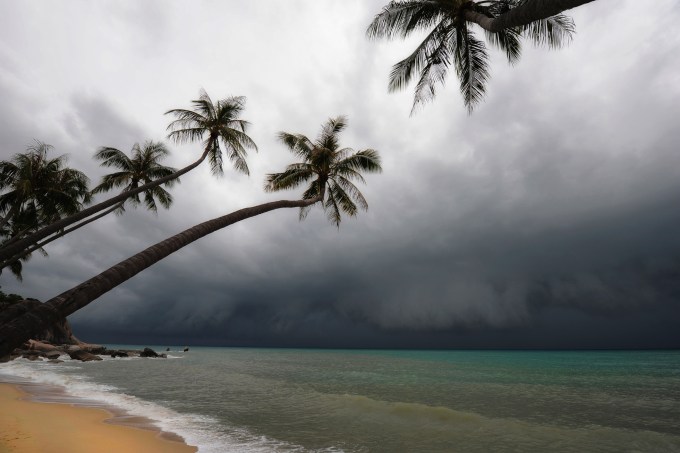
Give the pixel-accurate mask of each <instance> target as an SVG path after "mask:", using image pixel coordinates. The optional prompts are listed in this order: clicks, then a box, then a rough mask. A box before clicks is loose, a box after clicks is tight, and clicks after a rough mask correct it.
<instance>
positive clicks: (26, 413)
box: [0, 383, 197, 453]
mask: <svg viewBox="0 0 680 453" xmlns="http://www.w3.org/2000/svg"><path fill="white" fill-rule="evenodd" d="M28 396H29V395H28V394H27V393H25V392H23V391H22V390H21V389H20V388H19V387H17V386H15V385H12V384H2V383H0V452H2V453H4V452H17V453H29V452H30V453H34V452H42V453H62V452H65V451H68V452H71V453H109V452H111V453H114V452H115V453H119V452H124V451H125V452H147V453H156V452H157V453H161V452H163V453H165V452H167V453H190V452H195V451H197V448H196V447H192V446H189V445H186V444H185V443H181V442H177V441H173V440H168V439H166V438H164V437H161V436H160V435H159V433H158V432H155V431H150V430H146V429H139V428H134V427H130V426H122V425H117V424H111V423H106V421H107V420H108V419H111V417H112V414H111V413H109V412H108V411H106V410H103V409H97V408H90V407H82V406H72V405H70V404H55V403H40V402H34V401H30V400H28V399H26V398H27V397H28Z"/></svg>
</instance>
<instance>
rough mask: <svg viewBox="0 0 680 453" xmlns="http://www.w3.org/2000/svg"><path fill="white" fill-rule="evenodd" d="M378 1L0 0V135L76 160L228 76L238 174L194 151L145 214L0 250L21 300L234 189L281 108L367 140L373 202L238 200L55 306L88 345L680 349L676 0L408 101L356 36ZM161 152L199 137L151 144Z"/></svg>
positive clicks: (160, 233) (360, 145) (117, 256)
mask: <svg viewBox="0 0 680 453" xmlns="http://www.w3.org/2000/svg"><path fill="white" fill-rule="evenodd" d="M384 3H386V0H385V1H378V0H370V1H367V0H337V1H336V0H323V1H318V0H317V1H312V0H288V1H285V2H284V1H277V0H258V1H256V2H246V1H203V2H200V1H191V2H189V1H163V2H161V1H144V2H137V1H97V2H91V1H52V2H38V1H21V2H19V1H8V0H0V8H1V10H2V11H3V13H2V14H1V15H0V99H2V102H0V138H1V140H0V153H1V158H2V159H8V158H9V157H10V156H11V155H12V154H14V153H17V152H21V151H23V150H24V149H25V148H26V147H27V146H28V145H30V144H31V143H32V141H33V140H34V139H37V140H41V141H44V142H47V143H49V144H52V145H54V147H55V150H54V152H55V155H56V154H64V153H67V154H68V155H69V159H70V160H69V162H70V164H71V166H73V167H75V168H78V169H81V170H83V171H85V172H86V173H87V174H88V175H89V176H90V177H91V178H92V180H93V182H94V183H97V182H98V180H99V178H100V177H101V176H102V174H104V172H103V170H102V169H101V168H99V167H98V166H97V164H96V163H95V162H94V161H93V160H92V154H93V153H94V152H95V151H96V149H97V147H99V146H113V147H116V148H118V149H121V150H124V151H126V152H127V151H129V150H130V148H131V147H132V146H133V144H134V143H135V142H143V141H144V140H148V139H153V140H164V139H165V135H166V131H165V128H166V126H167V124H168V122H169V121H170V118H169V117H168V116H164V114H163V113H164V112H165V111H167V110H169V109H172V108H188V107H189V106H190V101H191V100H192V99H195V98H196V97H197V96H198V93H199V90H200V89H201V88H204V89H205V90H206V91H207V92H208V93H209V94H210V95H211V96H212V98H213V99H215V100H216V99H220V98H223V97H227V96H230V95H242V96H246V97H247V99H248V100H247V105H246V109H245V111H244V112H243V118H244V119H247V120H248V121H250V122H251V123H252V125H251V128H250V130H249V134H250V136H251V137H252V138H253V139H254V140H255V141H256V143H257V144H258V146H259V149H260V151H259V153H252V154H250V155H249V159H248V162H249V165H250V169H251V176H250V177H246V176H243V175H241V174H237V173H235V172H234V171H233V170H231V169H230V168H228V167H227V168H226V172H225V176H224V177H222V178H220V179H217V178H214V177H212V176H211V175H210V173H209V169H208V165H204V166H203V167H200V168H198V169H197V170H194V171H193V172H191V173H190V174H188V175H186V176H184V177H183V178H182V182H181V185H180V186H177V187H175V188H174V189H172V193H173V196H174V197H175V200H176V201H175V204H174V206H173V207H172V209H171V210H170V211H163V212H159V213H158V215H157V216H154V215H153V214H151V213H149V212H145V211H143V210H141V209H140V210H133V209H128V212H127V214H126V215H124V216H122V217H108V218H105V219H102V220H100V221H98V222H96V223H95V224H92V225H91V226H88V227H86V228H84V229H83V230H81V231H80V232H78V233H77V234H74V235H72V236H70V237H68V238H65V239H63V240H60V241H58V242H55V243H54V244H53V245H51V246H49V248H48V252H49V253H50V257H49V258H47V259H45V258H42V257H40V256H35V257H34V259H33V260H32V261H30V262H29V263H27V264H26V265H25V271H24V281H23V283H19V282H17V281H16V280H15V279H14V278H13V277H12V276H11V275H10V274H9V273H8V272H5V273H3V275H2V276H1V277H0V284H1V285H2V290H3V291H5V292H16V293H20V294H22V295H25V296H29V297H35V298H38V299H41V300H48V299H49V298H51V297H53V296H55V295H57V294H59V293H61V292H63V291H65V290H67V289H69V288H71V287H73V286H75V285H77V284H79V283H81V282H82V281H84V280H86V279H88V278H90V277H92V276H93V275H96V274H97V273H99V272H101V271H102V270H105V269H106V268H108V267H109V266H111V265H113V264H115V263H117V262H118V261H120V260H121V259H124V258H127V257H128V256H130V255H131V254H134V253H135V252H137V251H140V250H142V249H144V248H146V247H147V246H149V245H152V244H153V243H155V242H158V241H160V240H162V239H164V238H166V237H168V236H170V235H172V234H174V233H177V232H179V231H181V230H183V229H185V228H187V227H189V226H192V225H194V224H196V223H199V222H201V221H204V220H207V219H210V218H213V217H216V216H218V215H221V214H224V213H228V212H231V211H233V210H236V209H238V208H241V207H245V206H249V205H252V204H256V203H260V202H265V201H270V200H275V199H279V198H289V199H294V198H296V197H299V196H300V194H301V191H290V192H287V193H280V194H265V193H264V192H263V190H262V186H263V181H264V176H265V174H267V173H270V172H275V171H280V170H282V169H283V168H284V167H285V165H287V164H288V163H291V162H293V161H294V157H293V156H292V155H290V154H289V153H288V151H287V150H286V148H285V147H284V146H282V145H281V144H280V143H278V142H277V141H276V133H277V132H278V131H282V130H283V131H288V132H300V133H304V134H306V135H308V136H312V137H314V136H316V135H317V133H318V131H319V128H320V125H321V124H322V123H323V122H324V121H325V120H326V119H328V118H329V117H331V116H336V115H339V114H344V115H347V117H348V118H349V127H348V128H347V130H346V131H345V132H343V134H342V136H341V139H342V144H343V145H344V146H350V147H353V148H355V149H364V148H374V149H377V150H378V151H379V152H380V153H381V156H382V158H383V168H384V172H383V173H382V174H380V175H369V176H368V177H367V185H366V186H365V187H363V189H362V190H363V193H364V195H365V196H366V198H367V200H368V202H369V205H370V209H369V211H368V212H367V213H363V212H362V213H360V214H359V216H358V217H357V218H354V219H345V220H344V221H343V223H342V225H341V227H340V229H339V230H338V229H336V228H335V227H334V226H332V225H330V224H329V223H328V222H327V221H326V220H325V217H324V215H323V213H322V212H320V210H319V209H318V208H317V209H316V211H314V212H312V213H311V214H310V216H309V217H308V218H307V220H305V221H304V222H299V221H298V216H297V212H296V211H294V210H281V211H276V212H273V213H269V214H265V215H262V216H260V217H257V218H254V219H250V220H247V221H244V222H242V223H240V224H237V225H234V226H232V227H229V228H227V229H225V230H223V231H220V232H217V233H215V234H212V235H211V236H208V237H206V238H204V239H202V240H200V241H199V242H197V243H194V244H192V245H190V246H188V247H186V248H185V249H183V250H181V251H179V252H177V253H176V254H174V255H172V256H171V257H169V258H167V259H165V260H164V261H162V262H161V263H159V264H157V265H155V266H154V267H152V268H150V269H148V270H146V271H144V272H143V273H141V274H139V275H138V276H136V277H135V278H133V279H132V280H130V281H128V282H126V283H125V284H124V285H122V286H120V287H118V288H117V289H115V290H114V291H111V292H110V293H108V294H106V295H105V296H103V297H101V298H100V299H99V300H97V301H95V302H94V303H92V304H91V305H90V306H88V307H86V308H85V309H83V310H81V311H80V312H78V313H77V314H75V315H73V316H72V317H71V321H72V323H73V325H74V330H75V333H76V335H79V336H80V337H82V338H83V339H85V340H89V341H99V342H129V343H149V344H150V343H155V344H184V343H187V344H222V345H260V346H334V347H346V346H350V347H427V348H430V347H433V348H436V347H533V348H551V347H562V348H567V347H680V333H678V329H677V325H678V321H680V234H678V232H679V231H680V128H679V127H678V118H680V34H678V33H677V24H678V23H679V22H680V8H678V3H677V2H676V1H674V0H657V1H654V2H640V1H634V0H628V1H613V0H598V1H596V2H594V3H592V4H589V5H586V6H583V7H580V8H578V9H576V10H574V11H572V12H571V15H572V16H573V17H574V19H575V22H576V29H577V33H576V35H575V37H574V40H573V41H572V43H571V44H570V45H569V46H568V47H567V48H565V49H562V50H558V51H551V50H547V49H544V48H534V47H533V46H532V45H530V44H529V43H527V44H526V46H525V47H524V49H523V55H522V58H521V60H520V62H519V63H518V64H516V65H515V66H514V67H513V66H510V65H508V64H507V62H506V61H505V59H504V57H503V55H502V54H500V53H498V52H497V51H493V52H492V58H491V80H490V82H489V85H488V95H487V97H486V99H485V101H484V102H483V103H482V104H481V105H480V106H479V107H478V108H476V109H475V111H474V113H473V114H472V115H470V116H469V115H467V113H466V110H465V107H464V105H463V102H462V98H461V96H460V94H459V92H458V81H457V80H456V79H454V78H450V79H449V83H448V84H447V86H446V87H444V88H443V89H440V91H439V94H438V96H437V98H436V100H435V101H434V102H433V103H430V104H427V105H426V106H425V107H424V108H422V109H419V110H418V111H417V113H416V114H415V115H414V116H409V113H410V111H411V102H412V96H413V87H409V89H407V90H405V91H404V92H401V93H397V94H390V93H388V91H387V80H388V74H389V71H390V68H391V65H392V64H394V63H395V62H396V61H398V60H399V59H401V58H403V57H405V56H406V55H408V54H409V53H410V52H411V51H412V50H413V48H414V47H415V45H417V42H418V41H417V37H415V38H414V39H409V40H407V41H393V42H384V41H378V42H376V41H369V40H367V39H366V38H365V30H366V27H367V26H368V24H369V23H370V22H371V20H372V18H373V16H374V15H375V14H377V13H378V12H379V11H380V9H381V8H382V7H383V6H384ZM169 145H170V148H171V150H172V151H173V154H172V156H171V158H170V159H169V161H168V164H169V165H173V166H175V167H182V166H185V165H187V164H188V163H190V162H192V161H194V160H195V159H196V158H197V157H198V156H199V154H200V151H201V150H200V146H199V145H198V144H196V145H182V146H177V145H175V144H169Z"/></svg>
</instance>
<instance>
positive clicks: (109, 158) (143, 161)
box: [92, 141, 180, 212]
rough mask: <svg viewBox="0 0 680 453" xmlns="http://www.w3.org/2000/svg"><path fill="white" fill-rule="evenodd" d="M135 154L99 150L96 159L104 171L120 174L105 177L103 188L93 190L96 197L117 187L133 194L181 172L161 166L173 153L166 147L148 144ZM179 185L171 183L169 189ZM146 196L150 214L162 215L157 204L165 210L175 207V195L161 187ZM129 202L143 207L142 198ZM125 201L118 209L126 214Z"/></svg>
mask: <svg viewBox="0 0 680 453" xmlns="http://www.w3.org/2000/svg"><path fill="white" fill-rule="evenodd" d="M131 154H132V157H128V156H127V155H126V154H125V153H124V152H122V151H120V150H118V149H116V148H110V147H102V148H99V150H98V151H97V152H96V153H95V155H94V157H95V159H98V160H101V161H102V163H101V165H102V166H104V167H114V168H118V169H120V171H118V172H115V173H111V174H108V175H105V176H104V177H103V178H102V180H101V182H100V183H99V185H98V186H97V187H95V188H94V189H92V193H93V194H98V193H103V192H108V191H109V190H112V189H113V188H116V187H123V192H130V191H132V190H134V189H136V188H137V187H139V186H140V185H142V184H148V183H151V182H153V181H155V180H157V179H160V178H164V177H166V176H170V175H172V174H173V173H175V172H177V169H176V168H172V167H166V166H165V165H161V164H160V160H162V159H163V158H165V157H167V156H169V155H170V151H168V148H167V147H166V146H165V145H164V144H163V143H160V142H153V141H147V142H146V143H144V145H143V146H140V145H139V143H135V144H134V146H133V147H132V152H131ZM179 182H180V181H179V178H177V179H171V180H169V181H168V182H166V183H165V186H166V187H172V186H173V185H174V184H175V183H179ZM143 194H144V204H145V205H146V207H147V209H149V210H150V211H153V212H157V211H158V206H157V204H156V200H158V203H160V205H161V206H162V207H163V208H165V209H169V208H170V205H171V204H172V195H170V193H169V192H168V191H167V190H165V189H163V188H162V187H161V186H155V187H152V188H150V189H147V190H145V191H144V192H143ZM128 200H129V201H130V203H131V204H132V205H133V206H139V205H140V204H141V203H142V200H141V199H140V194H135V195H131V196H130V198H128ZM128 200H125V201H128ZM125 201H123V202H121V203H120V207H118V206H116V209H117V210H118V211H119V212H122V211H124V206H123V205H124V204H125Z"/></svg>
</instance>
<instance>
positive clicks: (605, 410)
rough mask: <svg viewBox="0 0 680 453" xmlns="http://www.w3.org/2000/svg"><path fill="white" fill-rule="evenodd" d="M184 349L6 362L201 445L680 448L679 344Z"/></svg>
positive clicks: (13, 370)
mask: <svg viewBox="0 0 680 453" xmlns="http://www.w3.org/2000/svg"><path fill="white" fill-rule="evenodd" d="M172 349H173V351H172V352H171V353H170V355H171V358H169V359H167V360H162V359H139V358H135V359H122V360H121V359H111V360H105V361H103V362H95V363H80V362H70V361H66V362H64V363H63V364H58V365H54V364H48V363H34V362H27V361H23V360H21V361H14V362H11V363H9V364H3V365H0V373H2V374H6V375H13V376H20V377H21V379H24V380H31V381H32V382H39V383H43V384H54V385H61V386H65V387H67V388H68V391H69V392H70V393H72V394H73V395H75V396H78V397H81V398H87V399H89V400H91V401H100V402H103V403H106V404H109V405H113V406H117V407H120V408H123V409H125V410H127V411H129V412H130V413H131V414H139V415H144V416H146V417H149V418H151V419H153V420H155V421H156V424H157V425H158V426H160V427H161V428H163V429H165V430H168V431H174V432H176V433H178V434H180V435H182V436H184V437H185V438H186V440H187V441H188V442H189V443H191V444H194V445H198V446H199V448H200V450H199V451H202V452H203V451H206V452H223V451H226V452H229V451H234V452H249V451H253V452H254V451H258V452H260V451H261V452H265V451H274V452H293V451H294V452H310V451H319V452H336V451H337V452H339V451H345V452H496V451H513V452H525V451H526V452H534V451H540V452H547V451H550V452H585V451H602V452H619V451H630V452H634V451H635V452H654V451H657V452H673V451H679V452H680V351H587V352H585V351H574V352H569V351H560V352H548V351H363V350H351V351H349V350H293V349H236V348H192V349H191V350H190V351H189V352H187V353H182V352H179V351H178V349H179V348H177V347H174V348H172ZM157 350H165V348H164V347H163V348H160V347H159V348H157ZM0 380H2V377H1V376H0Z"/></svg>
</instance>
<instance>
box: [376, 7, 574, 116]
mask: <svg viewBox="0 0 680 453" xmlns="http://www.w3.org/2000/svg"><path fill="white" fill-rule="evenodd" d="M524 3H525V2H524V1H523V0H480V1H469V0H394V1H391V2H390V3H389V4H388V5H387V6H385V7H384V8H383V10H382V11H381V12H380V13H379V14H378V15H376V17H375V18H374V19H373V22H372V23H371V24H370V25H369V27H368V30H367V32H366V33H367V35H368V37H369V38H388V39H391V38H394V37H396V36H400V37H402V38H405V37H407V36H409V35H410V34H411V33H413V32H414V31H422V30H425V31H428V33H427V35H426V36H425V38H424V39H423V41H422V42H421V43H420V44H419V45H418V47H416V49H415V50H414V51H413V53H411V55H409V56H408V57H406V58H404V59H403V60H401V61H400V62H398V63H396V64H395V65H394V66H393V67H392V71H391V73H390V78H389V85H388V87H389V90H390V91H397V90H401V89H403V88H405V87H406V86H407V85H408V84H409V83H410V82H411V81H412V80H414V79H416V78H418V80H417V82H416V86H415V95H414V101H413V109H412V110H411V113H412V114H413V112H414V111H415V109H416V107H418V106H419V105H420V104H422V103H424V102H426V101H429V100H432V99H433V98H434V97H435V94H436V89H437V86H438V85H443V84H444V83H445V81H446V77H447V73H448V70H449V68H450V67H451V66H453V68H454V69H455V71H456V74H457V76H458V79H459V82H460V91H461V93H462V95H463V102H464V104H465V106H466V107H467V109H468V113H471V112H472V110H473V109H474V107H475V105H476V104H478V103H479V102H480V101H481V100H482V98H483V97H484V93H485V92H486V83H487V81H488V79H489V54H488V52H487V49H486V45H485V44H484V41H483V40H481V39H479V38H478V37H477V36H476V34H475V32H474V30H473V26H474V25H476V24H477V25H478V24H479V23H480V22H482V23H485V22H484V21H483V20H482V19H483V18H487V19H489V20H493V19H494V18H500V17H501V16H503V15H504V14H508V13H510V12H511V11H512V10H513V9H515V8H520V7H522V6H523V4H524ZM487 25H488V24H487ZM489 26H490V25H489ZM573 32H574V22H573V21H572V19H571V18H569V17H567V16H566V15H564V14H561V13H559V14H555V15H553V16H551V17H547V18H544V19H539V20H533V21H531V22H529V23H528V24H526V25H520V26H516V27H510V28H508V27H505V28H500V29H498V30H495V32H490V31H488V30H485V33H486V39H487V41H488V43H489V44H490V45H492V46H494V47H497V48H499V49H501V50H502V51H503V52H504V53H505V55H506V57H507V59H508V61H509V62H510V63H511V64H514V63H516V62H517V61H518V59H519V57H520V54H521V40H522V39H523V38H526V39H529V40H531V41H533V43H534V44H537V45H548V46H549V47H550V48H559V47H561V46H562V45H563V44H565V43H566V42H568V41H569V40H570V39H571V36H572V34H573Z"/></svg>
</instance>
